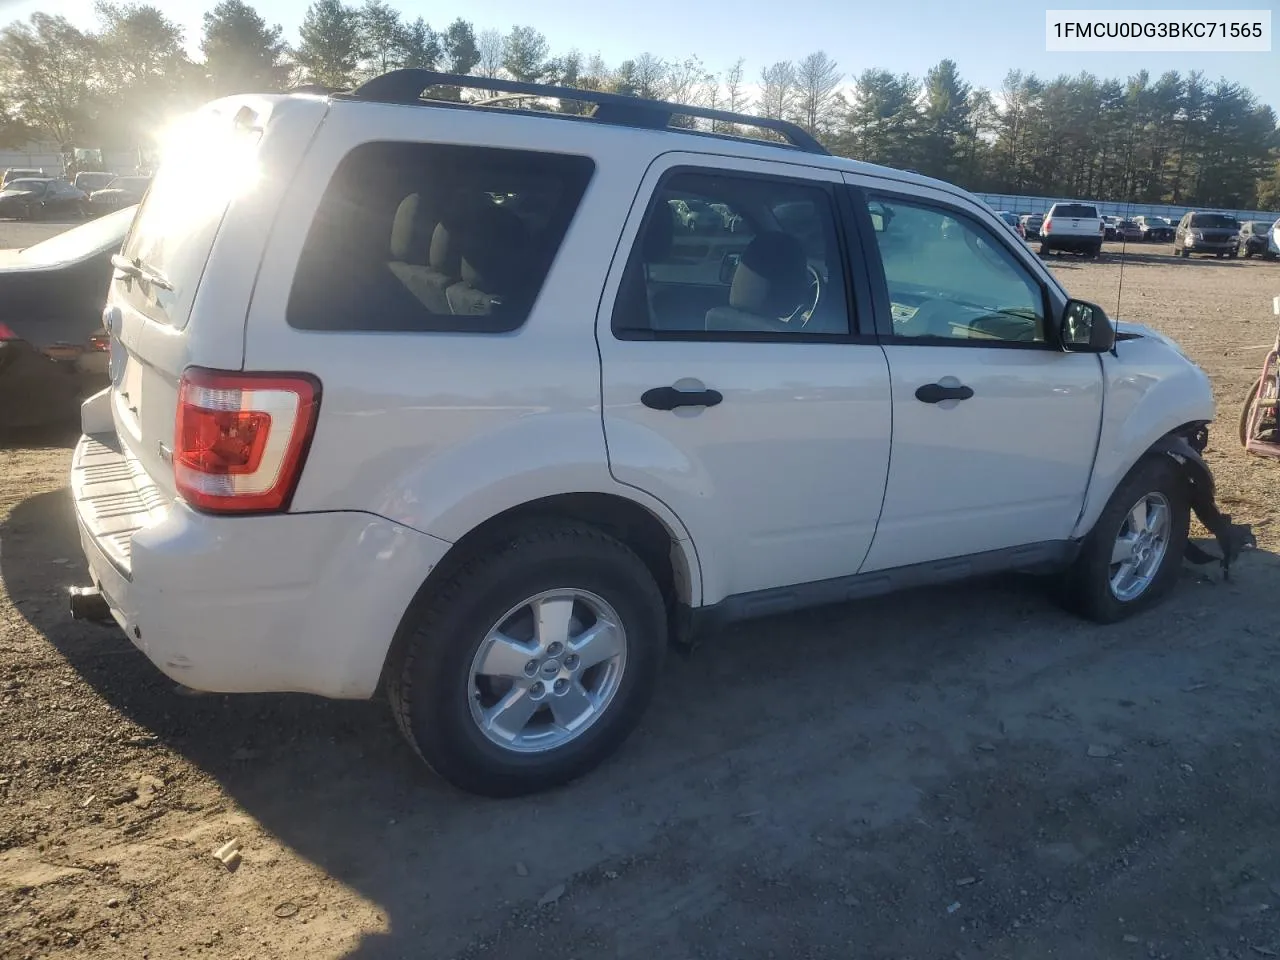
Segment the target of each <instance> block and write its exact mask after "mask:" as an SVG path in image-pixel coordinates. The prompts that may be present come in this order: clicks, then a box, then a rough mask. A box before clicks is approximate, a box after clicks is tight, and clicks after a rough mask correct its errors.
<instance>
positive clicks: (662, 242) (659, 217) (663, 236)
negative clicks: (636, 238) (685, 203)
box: [640, 203, 676, 263]
mask: <svg viewBox="0 0 1280 960" xmlns="http://www.w3.org/2000/svg"><path fill="white" fill-rule="evenodd" d="M675 238H676V213H675V211H674V210H672V209H671V204H669V203H659V204H658V205H657V206H656V207H654V208H653V214H652V215H651V216H650V217H649V222H648V223H647V224H646V225H645V228H644V242H643V245H642V247H641V251H640V253H641V256H642V257H643V258H644V262H645V263H665V262H666V260H667V258H668V257H670V256H671V247H672V245H673V244H674V243H675Z"/></svg>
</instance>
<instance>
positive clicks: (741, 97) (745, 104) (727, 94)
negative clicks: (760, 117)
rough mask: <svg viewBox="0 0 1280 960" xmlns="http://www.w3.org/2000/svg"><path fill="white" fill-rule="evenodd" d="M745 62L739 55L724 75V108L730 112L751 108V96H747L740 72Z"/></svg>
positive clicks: (742, 111) (741, 111)
mask: <svg viewBox="0 0 1280 960" xmlns="http://www.w3.org/2000/svg"><path fill="white" fill-rule="evenodd" d="M745 63H746V61H745V60H744V59H742V58H741V57H739V58H738V62H737V63H735V64H734V65H733V66H732V67H730V68H729V69H728V71H726V72H725V75H724V99H725V104H724V108H725V109H726V110H728V111H729V112H730V113H746V112H747V111H748V110H750V109H751V98H750V97H748V96H747V92H746V89H745V88H744V86H743V77H742V73H743V65H744V64H745Z"/></svg>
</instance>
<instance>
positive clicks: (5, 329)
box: [0, 323, 22, 342]
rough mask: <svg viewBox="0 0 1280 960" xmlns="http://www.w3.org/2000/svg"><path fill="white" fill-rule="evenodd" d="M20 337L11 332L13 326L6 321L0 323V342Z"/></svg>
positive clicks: (19, 338)
mask: <svg viewBox="0 0 1280 960" xmlns="http://www.w3.org/2000/svg"><path fill="white" fill-rule="evenodd" d="M21 339H22V338H21V337H20V336H18V335H17V334H16V333H14V332H13V328H12V327H11V326H9V325H8V324H6V323H0V342H3V341H5V340H21Z"/></svg>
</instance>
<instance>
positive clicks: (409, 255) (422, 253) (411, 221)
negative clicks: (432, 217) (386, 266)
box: [391, 193, 431, 263]
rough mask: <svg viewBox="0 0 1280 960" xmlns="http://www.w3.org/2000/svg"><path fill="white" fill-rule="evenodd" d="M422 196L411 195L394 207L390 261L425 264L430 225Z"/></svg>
mask: <svg viewBox="0 0 1280 960" xmlns="http://www.w3.org/2000/svg"><path fill="white" fill-rule="evenodd" d="M426 214H427V205H426V204H425V203H424V202H423V200H422V195H421V194H417V193H411V194H409V195H408V196H407V197H405V198H404V199H403V200H401V201H400V206H398V207H396V215H395V219H394V220H392V221H391V259H392V260H403V261H405V262H407V263H426V261H427V247H428V245H429V243H430V239H431V232H430V231H431V223H430V222H429V221H428V220H427V216H426Z"/></svg>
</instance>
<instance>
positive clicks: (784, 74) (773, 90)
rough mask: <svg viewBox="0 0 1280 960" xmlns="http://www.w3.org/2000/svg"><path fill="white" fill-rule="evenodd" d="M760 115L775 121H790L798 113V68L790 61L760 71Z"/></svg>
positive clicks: (779, 62) (780, 61)
mask: <svg viewBox="0 0 1280 960" xmlns="http://www.w3.org/2000/svg"><path fill="white" fill-rule="evenodd" d="M760 87H761V90H760V108H759V109H760V115H761V116H764V117H770V118H771V119H774V120H790V119H791V118H792V117H794V116H795V113H796V102H797V94H798V93H799V90H798V89H797V87H796V68H795V64H793V63H792V62H791V61H790V60H779V61H778V62H777V63H775V64H773V65H772V66H768V67H765V68H764V69H763V70H761V71H760Z"/></svg>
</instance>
